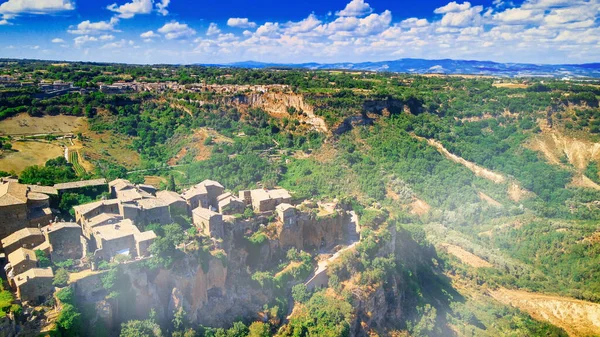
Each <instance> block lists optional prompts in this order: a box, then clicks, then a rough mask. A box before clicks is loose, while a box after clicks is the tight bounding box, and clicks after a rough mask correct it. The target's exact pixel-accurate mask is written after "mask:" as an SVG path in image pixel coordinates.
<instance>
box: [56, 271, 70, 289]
mask: <svg viewBox="0 0 600 337" xmlns="http://www.w3.org/2000/svg"><path fill="white" fill-rule="evenodd" d="M68 282H69V272H68V271H67V270H66V269H64V268H59V269H58V270H57V271H56V272H55V273H54V281H53V282H52V284H53V285H55V286H58V287H64V286H66V285H67V283H68Z"/></svg>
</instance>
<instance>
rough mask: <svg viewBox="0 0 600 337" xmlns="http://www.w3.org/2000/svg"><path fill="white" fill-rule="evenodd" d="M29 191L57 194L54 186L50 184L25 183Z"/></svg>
mask: <svg viewBox="0 0 600 337" xmlns="http://www.w3.org/2000/svg"><path fill="white" fill-rule="evenodd" d="M27 187H29V190H30V191H31V192H37V193H43V194H49V195H58V191H57V190H56V188H54V187H52V186H40V185H27Z"/></svg>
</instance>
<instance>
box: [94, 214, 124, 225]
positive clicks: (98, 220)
mask: <svg viewBox="0 0 600 337" xmlns="http://www.w3.org/2000/svg"><path fill="white" fill-rule="evenodd" d="M121 219H122V217H121V215H119V214H113V213H101V214H98V215H96V216H95V217H93V218H91V219H89V220H88V221H87V225H88V226H89V227H95V226H103V225H107V224H113V223H117V222H119V221H121ZM111 220H112V221H111Z"/></svg>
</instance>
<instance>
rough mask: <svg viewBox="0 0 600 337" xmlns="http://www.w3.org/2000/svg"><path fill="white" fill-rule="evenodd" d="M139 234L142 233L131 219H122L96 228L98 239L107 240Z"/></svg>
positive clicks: (95, 233)
mask: <svg viewBox="0 0 600 337" xmlns="http://www.w3.org/2000/svg"><path fill="white" fill-rule="evenodd" d="M138 234H140V230H139V229H138V228H137V227H136V226H135V225H134V224H133V222H132V221H131V220H129V219H125V220H122V221H121V222H118V223H116V224H114V225H110V226H108V225H107V226H100V227H97V228H94V236H95V237H96V239H103V240H107V241H110V240H114V239H119V238H122V237H126V236H129V235H138Z"/></svg>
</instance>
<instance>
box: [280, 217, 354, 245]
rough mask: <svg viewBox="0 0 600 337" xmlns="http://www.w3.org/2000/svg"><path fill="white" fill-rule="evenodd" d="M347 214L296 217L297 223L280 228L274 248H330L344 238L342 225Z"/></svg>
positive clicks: (346, 218) (346, 219)
mask: <svg viewBox="0 0 600 337" xmlns="http://www.w3.org/2000/svg"><path fill="white" fill-rule="evenodd" d="M348 217H349V216H348V214H347V213H346V212H344V211H341V210H336V212H335V213H333V214H330V215H327V216H321V217H320V216H317V215H315V214H310V213H308V214H307V213H304V214H302V215H301V216H299V217H298V222H297V223H296V224H295V225H291V226H283V225H282V226H280V227H279V231H278V235H277V239H276V242H275V244H276V246H278V247H281V248H285V247H296V248H298V249H304V250H312V249H318V248H321V247H330V246H332V245H334V244H336V243H340V242H341V241H342V240H343V238H344V234H345V233H344V224H345V223H346V222H347V221H348Z"/></svg>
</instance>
